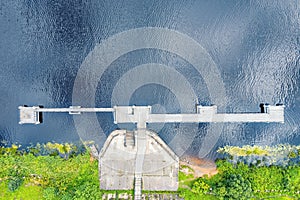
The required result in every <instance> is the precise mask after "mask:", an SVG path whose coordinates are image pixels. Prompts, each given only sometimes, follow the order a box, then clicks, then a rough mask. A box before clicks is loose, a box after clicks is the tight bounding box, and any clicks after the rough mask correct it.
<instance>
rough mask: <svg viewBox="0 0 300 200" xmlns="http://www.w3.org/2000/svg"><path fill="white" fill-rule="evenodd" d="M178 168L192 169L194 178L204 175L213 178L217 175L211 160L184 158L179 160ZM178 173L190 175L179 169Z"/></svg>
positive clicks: (185, 170) (186, 171)
mask: <svg viewBox="0 0 300 200" xmlns="http://www.w3.org/2000/svg"><path fill="white" fill-rule="evenodd" d="M179 163H180V166H183V165H185V166H188V167H190V168H191V169H193V171H194V172H193V175H194V177H195V178H198V177H202V176H204V175H208V176H213V175H215V174H217V173H218V170H217V167H216V164H215V162H214V161H212V160H207V159H200V158H197V157H190V156H186V157H183V158H181V159H180V162H179ZM180 171H182V172H184V173H185V174H190V173H191V172H189V171H188V170H187V169H184V168H182V167H181V169H180Z"/></svg>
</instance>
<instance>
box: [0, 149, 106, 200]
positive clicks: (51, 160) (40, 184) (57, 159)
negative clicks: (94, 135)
mask: <svg viewBox="0 0 300 200" xmlns="http://www.w3.org/2000/svg"><path fill="white" fill-rule="evenodd" d="M18 148H19V147H18V146H16V145H12V147H10V148H7V147H6V148H5V147H1V154H0V169H1V170H0V191H1V192H0V199H100V197H101V191H100V190H99V180H98V164H97V162H96V161H93V160H90V154H89V152H88V151H81V150H80V151H79V149H80V148H82V147H80V148H79V147H78V146H75V145H69V144H51V143H48V144H45V145H37V148H32V147H30V148H28V149H27V150H24V149H23V150H18ZM46 152H48V154H49V155H44V156H38V155H41V154H46Z"/></svg>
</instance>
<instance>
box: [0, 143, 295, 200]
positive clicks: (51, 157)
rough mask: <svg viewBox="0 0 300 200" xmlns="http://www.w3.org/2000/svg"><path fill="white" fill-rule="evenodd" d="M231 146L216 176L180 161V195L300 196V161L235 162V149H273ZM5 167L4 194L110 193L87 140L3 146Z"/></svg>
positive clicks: (0, 191) (0, 179)
mask: <svg viewBox="0 0 300 200" xmlns="http://www.w3.org/2000/svg"><path fill="white" fill-rule="evenodd" d="M226 148H227V150H224V149H225V148H223V149H221V150H219V152H223V153H224V154H225V159H220V160H217V161H216V164H217V167H218V171H219V173H218V174H216V175H214V176H212V177H208V176H204V177H202V178H197V179H196V178H194V176H193V169H191V168H189V167H188V166H181V170H184V171H186V172H187V173H183V172H180V173H179V185H180V187H179V190H178V194H179V195H180V196H181V197H183V198H185V199H188V200H189V199H190V200H193V199H194V200H198V199H267V198H271V199H299V198H300V166H299V164H297V163H295V162H294V163H292V164H291V165H289V166H286V165H269V166H266V165H262V164H261V163H259V162H256V164H253V163H255V162H251V163H250V164H249V163H247V162H242V161H243V160H242V159H241V160H238V161H237V162H232V158H231V157H232V156H236V154H239V156H240V157H243V156H244V157H247V156H253V155H255V156H258V155H259V156H271V155H272V151H271V150H272V148H269V149H268V148H262V149H261V148H260V147H249V146H247V147H246V149H243V148H240V147H236V148H233V147H232V148H230V147H226ZM295 148H296V147H292V148H291V149H295ZM228 149H230V150H228ZM270 149H271V150H270ZM282 149H284V148H282ZM228 152H230V153H228ZM290 152H291V151H290ZM292 152H295V154H296V156H295V155H293V158H296V157H298V155H299V154H298V152H296V151H292ZM241 155H243V156H241ZM285 155H286V156H287V157H288V156H289V155H290V154H289V153H286V154H285ZM270 159H273V158H272V157H270ZM0 169H1V170H0V199H101V196H102V195H103V194H105V193H108V191H102V190H100V189H99V180H98V163H97V161H96V160H93V159H91V156H90V152H89V151H87V150H86V149H85V148H84V146H83V145H71V144H57V143H47V144H38V145H37V147H32V146H31V147H28V148H26V149H20V146H19V145H12V146H11V147H0ZM132 192H133V191H109V193H118V194H120V193H127V194H132Z"/></svg>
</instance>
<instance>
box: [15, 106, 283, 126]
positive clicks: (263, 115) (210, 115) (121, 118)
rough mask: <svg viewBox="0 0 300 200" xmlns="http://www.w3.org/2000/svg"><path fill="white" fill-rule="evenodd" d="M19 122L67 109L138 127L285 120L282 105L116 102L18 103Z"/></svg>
mask: <svg viewBox="0 0 300 200" xmlns="http://www.w3.org/2000/svg"><path fill="white" fill-rule="evenodd" d="M19 110H20V122H19V123H20V124H39V123H40V119H39V116H40V113H43V112H68V113H69V114H81V113H82V112H113V113H114V123H116V124H119V123H136V124H137V128H146V124H147V123H162V122H163V123H174V122H177V123H179V122H182V123H204V122H281V123H284V105H276V106H270V105H264V106H263V109H262V112H258V113H218V112H217V106H201V105H199V106H197V107H196V113H194V114H191V113H186V114H185V113H180V114H153V113H151V106H115V107H113V108H81V107H80V106H71V107H69V108H41V107H38V106H33V107H26V106H20V107H19Z"/></svg>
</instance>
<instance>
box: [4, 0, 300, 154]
mask: <svg viewBox="0 0 300 200" xmlns="http://www.w3.org/2000/svg"><path fill="white" fill-rule="evenodd" d="M134 33H135V34H136V36H134ZM122 34H123V35H122ZM177 36H183V38H186V40H187V41H192V40H193V42H196V43H197V45H198V47H199V49H200V52H199V51H198V50H197V51H196V49H193V48H192V47H191V46H190V45H189V44H188V43H186V45H184V44H185V43H184V42H182V43H180V44H181V45H180V46H179V42H178V41H177V40H176V37H177ZM0 37H1V40H0V72H1V73H0V86H1V87H0V94H1V96H0V103H1V104H0V108H1V113H0V119H1V120H0V140H2V141H3V140H5V141H8V142H9V143H15V142H18V143H21V144H23V145H27V144H29V143H33V144H35V143H37V142H48V141H56V142H74V141H78V140H79V139H80V138H82V139H84V140H87V139H90V140H93V139H95V140H96V141H97V143H98V144H99V146H100V147H101V145H102V144H103V142H104V141H105V137H98V135H102V136H103V135H104V136H107V135H108V134H109V133H110V132H111V131H112V130H114V129H116V128H124V126H121V125H119V126H117V125H114V124H113V116H112V114H110V113H108V114H97V115H96V119H97V120H96V121H95V120H90V121H89V119H94V118H92V117H91V116H88V115H82V116H76V117H77V119H75V118H76V117H75V118H73V116H70V115H69V114H67V113H49V114H45V115H44V123H43V124H41V125H19V124H18V120H19V119H18V118H19V116H18V109H17V108H18V106H19V105H23V104H26V105H30V106H33V105H43V106H44V107H68V106H70V105H72V104H74V102H75V103H78V102H81V103H82V104H84V105H82V106H92V105H94V106H97V107H111V106H114V105H116V104H118V105H121V104H129V105H152V106H153V112H156V113H178V112H191V108H194V106H195V103H200V104H203V105H210V104H216V105H217V106H219V111H221V112H256V111H259V107H258V106H259V104H260V103H263V102H267V103H269V104H276V103H283V104H285V106H286V110H285V123H284V124H277V123H269V124H266V123H258V124H253V123H235V124H229V123H224V124H222V125H214V124H199V125H198V124H196V125H195V124H193V125H189V124H188V125H187V124H152V125H150V128H151V129H154V130H156V131H157V132H158V133H159V135H160V136H161V138H162V139H163V140H164V141H165V142H166V143H168V144H169V145H170V147H171V148H172V149H173V150H174V151H175V152H176V153H178V154H184V153H187V154H192V155H199V156H200V157H203V156H204V155H206V154H207V153H209V152H210V153H209V154H208V156H214V153H213V152H214V151H213V149H216V148H217V147H218V146H222V145H246V144H249V145H253V144H258V145H274V144H278V143H290V144H299V142H300V137H299V132H300V130H299V127H300V114H299V113H300V106H299V105H300V91H299V86H300V64H299V59H300V3H299V1H297V0H291V1H288V0H287V1H262V0H257V1H239V0H237V1H234V0H233V1H225V0H218V1H216V0H212V1H140V0H136V1H134V0H131V1H111V0H108V1H98V0H86V1H84V0H70V1H60V0H52V1H50V0H49V1H35V0H23V1H17V0H16V1H8V0H2V1H1V3H0ZM120 37H122V39H123V40H122V41H123V42H122V43H117V42H116V41H118V38H120ZM126 37H127V38H126ZM147 37H148V39H146V38H147ZM111 38H113V39H111ZM124 38H125V39H126V40H125V39H124ZM153 38H155V39H153ZM157 38H158V39H157ZM110 41H115V43H114V45H111V44H112V43H110ZM137 41H140V42H137ZM141 41H142V42H141ZM149 41H152V42H149ZM181 41H183V40H181ZM164 42H167V43H168V44H169V46H172V44H173V42H174V43H175V44H176V45H173V46H174V47H172V48H171V49H162V48H160V47H161V46H162V44H163V43H164ZM177 42H178V45H177ZM103 44H107V45H106V46H105V45H103ZM133 44H137V45H138V48H133V46H134V45H133ZM101 45H102V46H101ZM110 45H111V46H110ZM128 46H130V48H131V47H132V48H131V50H130V48H129V47H128ZM127 47H128V49H129V50H130V51H127V52H125V53H119V52H121V51H119V49H126V48H127ZM200 47H201V48H200ZM97 48H98V50H99V51H101V50H103V49H105V48H108V50H107V51H105V52H104V54H105V56H106V57H105V58H103V57H101V56H102V54H101V55H100V54H99V55H98V54H97V52H99V51H97ZM101 48H102V49H101ZM201 49H202V50H201ZM103 51H104V50H103ZM124 51H125V50H124ZM176 52H181V53H176ZM118 53H119V54H118ZM104 54H103V55H104ZM115 54H116V55H115ZM113 55H114V56H115V57H114V56H113ZM185 56H186V57H185ZM111 58H114V59H113V60H112V62H110V63H108V64H107V65H106V66H101V63H103V62H101V61H102V60H103V61H105V62H106V61H109V59H111ZM196 58H197V59H198V60H199V63H196V62H195V63H193V62H192V60H197V59H196ZM93 59H94V60H93ZM97 59H98V60H97ZM101 59H102V60H101ZM95 60H97V62H96V61H95ZM202 62H203V63H204V64H205V62H206V64H205V66H206V67H207V68H205V69H208V71H206V70H205V69H204V68H203V66H201V63H202ZM207 62H208V63H207ZM87 63H89V64H87ZM93 63H94V64H95V65H92V64H93ZM203 63H202V64H203ZM197 64H198V65H199V68H197ZM84 67H86V69H85V70H86V71H85V72H82V73H81V71H80V70H82V69H83V68H84ZM89 67H90V68H91V69H90V70H89ZM101 67H102V68H101ZM100 68H101V69H102V71H103V73H101V74H99V72H97V74H96V73H95V74H93V73H94V72H95V71H97V70H98V69H100ZM211 74H212V75H211ZM85 75H86V76H85ZM100 75H101V76H100ZM89 76H91V77H94V78H95V80H97V82H96V83H97V85H96V87H95V88H94V89H95V90H93V91H92V90H90V88H89V87H90V86H89V85H90V84H91V83H90V82H89V78H87V77H89ZM92 79H93V78H92ZM174 79H175V81H174ZM78 80H79V82H78V83H82V82H84V84H86V87H83V86H82V85H81V86H82V87H81V88H80V89H81V90H84V89H86V91H84V92H82V94H83V95H82V96H81V98H80V99H79V100H78V96H80V95H81V93H80V92H78V90H77V88H76V87H75V86H76V81H78ZM80 81H81V82H80ZM93 81H94V79H93ZM84 84H83V85H84ZM75 90H76V91H75ZM76 92H77V93H76ZM74 93H76V94H77V95H78V96H76V95H75V96H74ZM87 94H91V96H88V97H87V98H86V96H85V95H87ZM90 97H93V98H92V101H93V102H88V101H89V98H90ZM76 98H77V99H76ZM85 100H86V101H85ZM187 104H188V105H187ZM80 117H81V118H80ZM90 117H91V118H90ZM80 121H85V124H83V125H82V126H81V124H80ZM95 124H96V125H97V126H96V125H95ZM99 125H100V126H99ZM98 126H99V127H101V130H97V129H96V128H94V127H98ZM82 127H86V128H82ZM126 127H127V128H132V126H130V125H127V126H126ZM174 138H175V139H174ZM201 149H202V150H201ZM201 151H203V152H202V153H201Z"/></svg>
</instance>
